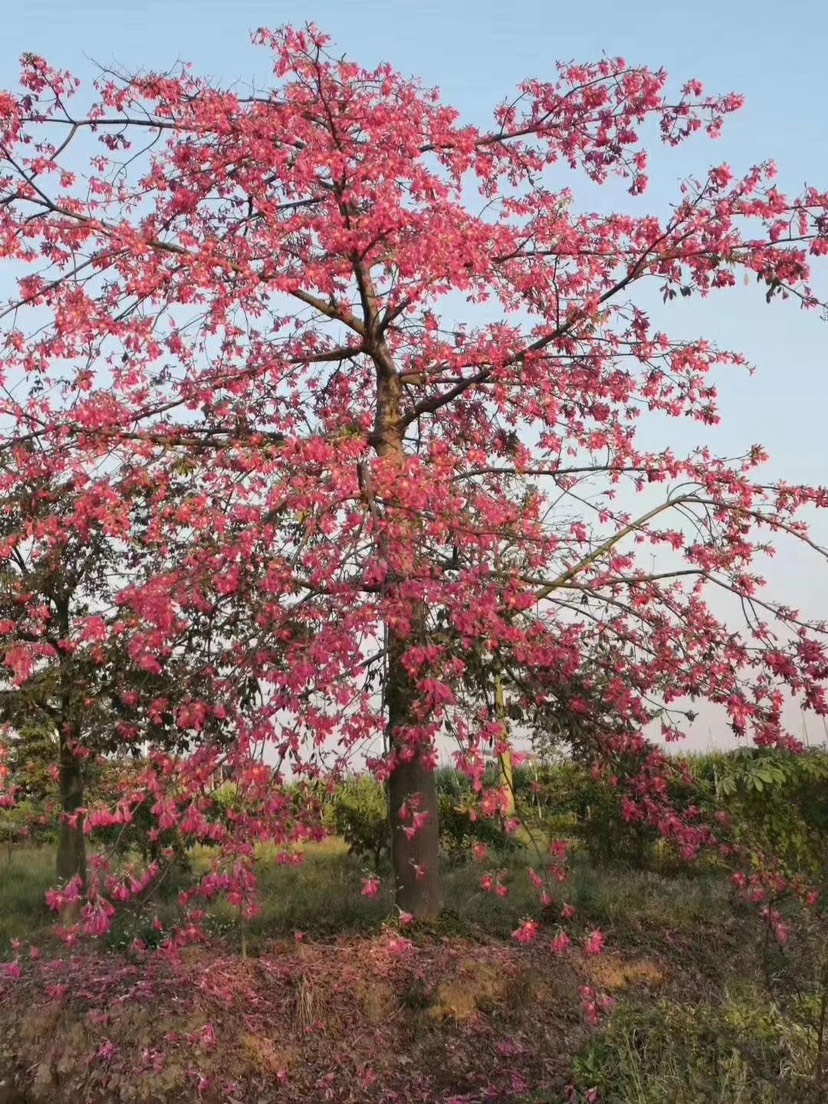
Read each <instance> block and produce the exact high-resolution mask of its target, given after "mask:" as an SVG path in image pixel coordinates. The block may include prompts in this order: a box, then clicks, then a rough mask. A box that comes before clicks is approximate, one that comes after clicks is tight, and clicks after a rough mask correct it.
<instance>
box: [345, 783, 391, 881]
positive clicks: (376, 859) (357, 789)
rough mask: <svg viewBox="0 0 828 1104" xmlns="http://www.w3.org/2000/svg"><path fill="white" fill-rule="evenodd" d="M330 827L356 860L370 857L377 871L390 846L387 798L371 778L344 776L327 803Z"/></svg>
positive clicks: (380, 787)
mask: <svg viewBox="0 0 828 1104" xmlns="http://www.w3.org/2000/svg"><path fill="white" fill-rule="evenodd" d="M330 808H331V810H332V818H331V819H332V827H333V830H334V831H335V832H336V833H337V835H340V836H342V838H343V839H344V840H345V842H346V843H347V845H348V852H349V854H351V855H355V856H356V857H357V858H359V859H370V860H371V861H372V862H373V864H374V869H375V870H379V867H380V864H381V862H382V860H383V858H384V857H385V856H386V855H387V854H388V853H389V851H390V847H391V829H390V825H389V819H388V800H387V798H386V796H385V791H384V789H383V788H382V786H381V785H380V784H379V782H377V780H376V779H375V778H372V777H371V776H370V775H359V776H355V777H353V778H348V779H346V780H345V781H344V782H343V783H342V785H341V786H340V787H339V789H338V790H337V792H336V794H335V796H334V798H333V801H332V802H331V806H330Z"/></svg>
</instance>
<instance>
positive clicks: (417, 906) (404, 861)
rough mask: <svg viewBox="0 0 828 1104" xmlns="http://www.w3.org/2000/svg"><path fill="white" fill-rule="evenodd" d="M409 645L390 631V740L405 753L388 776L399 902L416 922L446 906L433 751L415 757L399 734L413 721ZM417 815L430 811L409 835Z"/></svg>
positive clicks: (398, 752) (394, 749)
mask: <svg viewBox="0 0 828 1104" xmlns="http://www.w3.org/2000/svg"><path fill="white" fill-rule="evenodd" d="M406 646H407V642H406V641H405V640H402V639H400V638H396V637H392V636H391V634H389V658H388V686H387V692H386V693H387V702H388V736H389V740H388V743H389V750H390V752H391V754H392V756H397V755H400V758H397V759H395V765H394V767H393V769H392V771H391V776H390V778H389V780H388V805H389V811H390V815H391V861H392V865H393V870H394V890H395V900H396V903H397V907H398V908H399V909H400V910H401V911H402V912H408V913H410V914H411V915H412V916H414V917H415V918H416V919H417V920H435V919H436V918H437V916H438V915H439V913H440V909H441V907H442V896H441V887H440V826H439V807H438V801H437V779H436V777H435V774H434V770H433V769H432V767H431V766H430V765H429V763H428V762H426V761H425V760H424V752H426V753H427V751H428V749H422V748H418V749H416V750H415V751H414V752H413V755H412V750H411V749H410V748H408V747H407V745H406V744H405V742H404V741H401V740H399V739H398V737H397V736H396V733H397V731H398V729H399V726H401V725H405V724H408V723H410V721H411V705H412V702H413V700H414V694H415V693H416V689H415V687H414V685H413V683H412V680H411V678H410V676H409V674H408V672H407V671H406V669H405V667H404V666H403V664H402V655H403V654H404V652H405V649H406ZM407 810H408V811H409V812H408V815H407V812H406V811H407ZM418 813H426V814H427V817H428V819H427V820H426V821H425V823H424V824H423V825H422V826H421V827H420V828H419V829H418V831H416V832H414V833H413V835H410V836H409V835H408V834H407V832H406V829H409V830H410V829H411V827H412V823H411V822H412V818H413V815H416V814H418Z"/></svg>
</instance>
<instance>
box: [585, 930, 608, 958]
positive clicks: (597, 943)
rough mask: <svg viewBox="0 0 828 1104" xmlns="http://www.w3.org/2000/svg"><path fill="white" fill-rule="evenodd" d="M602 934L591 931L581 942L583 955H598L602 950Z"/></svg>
mask: <svg viewBox="0 0 828 1104" xmlns="http://www.w3.org/2000/svg"><path fill="white" fill-rule="evenodd" d="M604 941H605V940H604V934H603V932H599V931H592V932H590V933H589V935H588V936H587V938H586V939H585V940H584V942H583V948H584V954H588V955H599V954H601V952H602V951H603V949H604Z"/></svg>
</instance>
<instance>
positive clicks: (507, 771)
mask: <svg viewBox="0 0 828 1104" xmlns="http://www.w3.org/2000/svg"><path fill="white" fill-rule="evenodd" d="M495 709H496V710H497V719H498V720H499V721H501V722H502V724H503V725H505V727H506V732H507V735H508V731H509V720H508V718H507V716H506V701H505V698H504V696H503V680H502V679H501V677H500V675H498V676H497V681H496V682H495ZM498 760H499V763H500V785H501V787H502V788H503V792H504V793H505V795H506V802H505V805H504V808H503V812H504V815H505V816H507V817H512V816H514V815H515V772H514V768H513V765H512V752H511V749H507V750H506V751H504V752H503V753H502V755H499V756H498Z"/></svg>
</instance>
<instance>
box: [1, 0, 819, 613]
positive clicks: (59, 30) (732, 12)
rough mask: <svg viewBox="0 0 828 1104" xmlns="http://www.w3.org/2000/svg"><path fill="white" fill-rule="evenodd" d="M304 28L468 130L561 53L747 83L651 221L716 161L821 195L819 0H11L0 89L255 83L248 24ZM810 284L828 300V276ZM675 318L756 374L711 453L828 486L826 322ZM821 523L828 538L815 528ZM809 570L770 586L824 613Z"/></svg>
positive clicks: (743, 297)
mask: <svg viewBox="0 0 828 1104" xmlns="http://www.w3.org/2000/svg"><path fill="white" fill-rule="evenodd" d="M306 20H312V21H314V22H316V23H317V24H319V25H320V26H321V27H322V28H323V29H324V30H326V31H327V32H328V33H330V34H331V35H332V36H333V37H334V39H335V40H336V44H337V46H338V48H339V49H340V50H341V51H342V52H346V53H348V54H349V55H350V56H352V57H353V58H354V59H355V60H356V61H358V62H361V63H363V64H366V65H372V64H375V63H376V62H378V61H380V60H387V61H389V62H391V63H392V64H393V65H394V66H395V67H396V68H398V69H401V70H403V71H404V72H407V73H412V74H418V75H420V76H421V77H422V78H423V79H424V80H425V81H426V82H427V83H429V84H435V85H438V86H439V87H440V88H441V89H442V91H443V94H444V99H445V100H446V101H448V102H451V103H453V104H455V105H456V106H457V107H459V108H460V109H461V111H462V112H463V113H464V115H466V116H467V117H468V118H469V120H470V121H473V122H479V123H482V122H484V121H485V120H486V119H487V118H488V117H489V111H490V108H491V106H493V105H494V104H495V103H496V102H497V101H499V100H500V99H501V98H502V97H503V96H504V95H506V94H507V93H508V92H509V91H510V90H511V89H512V88H513V87H514V85H515V84H516V83H517V82H518V81H519V80H520V79H521V78H523V77H526V76H538V77H543V76H544V75H546V74H548V75H550V76H551V75H552V73H553V65H554V62H555V60H557V59H562V60H592V59H594V58H596V57H598V56H599V55H600V54H601V53H602V52H606V53H609V54H613V55H615V54H621V55H623V56H625V57H626V58H627V59H628V60H630V61H635V62H642V63H646V64H649V65H651V66H654V67H659V66H664V67H665V68H666V69H667V70H668V71H669V72H670V73H671V74H672V75H673V76H674V77H675V78H676V80H677V81H679V82H681V81H683V80H684V79H686V78H687V77H690V76H694V77H698V78H700V79H701V80H702V81H703V82H704V83H705V84H706V85H707V86H708V87H710V88H711V89H714V90H717V91H722V92H724V91H730V90H736V91H739V92H742V93H744V94H745V95H746V96H747V106H746V108H745V109H744V111H743V112H741V113H740V114H739V115H738V116H736V117H735V118H732V119H731V121H730V122H729V123H728V126H727V127H726V130H725V135H724V137H723V139H722V140H721V141H720V142H719V143H717V144H715V145H713V144H710V143H706V142H704V141H697V142H694V143H693V144H691V146H689V147H687V148H684V149H682V150H681V151H679V152H678V154H675V153H672V154H666V153H663V154H658V155H657V156H656V157H655V158H654V159H653V162H652V172H651V176H652V178H653V187H652V190H651V192H650V193H649V196H648V203H649V205H651V206H652V207H654V208H655V209H656V213H663V212H664V210H665V205H666V204H667V203H668V202H669V201H670V200H671V198H672V197H673V196H674V195H675V194H676V183H677V180H678V179H679V178H680V177H681V176H682V175H684V174H685V173H687V172H693V171H695V172H696V173H699V174H701V173H703V172H704V170H705V169H706V168H707V166H708V165H709V164H710V163H712V162H717V161H722V160H727V161H729V162H730V163H731V164H732V165H733V166H734V168H735V169H737V170H740V169H745V168H747V167H748V166H750V165H752V164H755V163H756V162H757V161H761V160H765V159H766V158H769V157H770V158H773V159H774V160H776V161H777V162H778V163H779V166H780V181H781V184H782V186H783V187H784V188H786V189H790V190H796V189H798V188H799V187H801V185H802V184H803V183H804V182H805V181H808V182H810V183H814V184H816V185H818V186H821V187H823V188H828V110H826V109H827V108H828V91H826V58H828V16H826V14H825V0H775V2H771V0H753V2H749V0H695V2H694V3H687V2H685V3H680V2H679V3H677V2H675V0H674V2H669V0H627V2H626V3H618V2H617V0H590V2H582V3H566V4H563V3H557V2H555V0H523V2H514V0H512V2H505V0H453V2H452V0H419V2H418V0H409V2H407V3H403V2H401V0H313V2H310V3H302V2H300V0H295V2H293V3H284V2H283V0H269V2H264V0H135V2H129V0H7V5H6V10H5V11H4V19H3V37H2V42H0V85H4V86H8V85H9V84H11V83H13V82H14V78H15V73H16V62H17V58H18V56H19V54H20V53H22V52H23V51H28V50H30V51H33V52H36V53H40V54H42V55H44V56H45V57H47V59H48V60H49V61H50V62H52V63H53V64H57V65H61V66H65V67H67V68H70V69H72V70H73V71H74V72H76V73H78V74H79V75H80V76H81V77H91V75H92V73H93V65H92V64H91V61H90V59H95V60H96V61H99V62H102V63H108V62H113V61H116V62H119V63H120V64H121V65H123V66H125V67H127V68H138V67H146V68H151V69H156V70H158V69H164V68H166V67H167V66H169V65H170V64H172V63H173V62H174V61H175V60H176V59H177V58H182V59H186V60H189V61H192V62H194V64H195V66H196V69H197V70H198V71H199V72H200V73H202V74H207V75H210V76H213V77H215V78H216V79H217V80H218V81H219V82H221V83H225V82H227V83H229V82H232V81H234V80H236V79H241V80H242V81H248V80H251V79H253V78H256V79H257V81H258V82H259V83H263V82H264V81H265V80H266V78H267V55H266V53H265V52H264V51H262V50H254V49H253V48H252V47H251V46H250V45H249V40H248V36H249V32H250V31H251V30H253V29H255V28H256V27H259V26H262V25H264V26H269V27H275V26H278V25H280V24H282V23H285V22H293V23H302V22H304V21H306ZM589 202H590V203H591V204H592V203H594V202H595V197H593V196H590V198H589ZM616 202H627V200H626V199H625V197H624V195H623V193H622V192H618V193H616V194H615V195H613V194H611V195H610V196H608V197H607V199H605V200H602V201H601V206H604V205H605V204H606V205H608V206H609V205H611V204H612V203H616ZM826 267H828V266H826ZM821 285H822V288H823V289H824V290H825V291H826V294H828V278H825V279H823V280H822V281H821ZM682 310H683V312H684V313H680V314H677V315H676V316H675V317H674V322H673V324H672V329H673V331H676V330H678V331H679V332H681V331H687V330H689V331H690V332H691V333H692V334H694V335H695V334H698V333H700V332H705V333H706V334H707V335H708V336H710V337H712V338H714V339H715V340H717V341H719V342H720V343H721V344H723V345H726V346H728V347H731V348H735V349H738V350H741V351H743V352H745V353H746V354H747V355H748V356H749V357H750V358H751V359H752V360H753V361H754V363H755V364H756V366H757V369H758V375H757V376H756V377H754V379H752V380H749V381H748V380H745V379H743V378H741V377H735V378H734V379H733V380H732V381H729V382H727V383H726V384H725V387H724V391H723V397H724V413H725V419H726V420H725V423H724V426H723V428H722V429H721V430H720V431H718V432H717V434H716V447H717V448H718V449H719V450H720V451H722V452H727V453H735V452H739V451H742V450H743V449H744V448H745V447H746V446H748V445H750V444H751V443H752V442H754V441H761V442H762V443H763V444H765V445H766V446H767V447H768V448H769V449H770V451H771V453H772V457H773V473H774V474H775V475H778V476H784V477H786V478H789V479H791V480H807V481H809V482H817V483H825V482H828V426H826V415H828V385H826V352H828V326H827V325H826V323H824V322H821V321H820V320H819V319H818V318H817V317H816V316H814V315H811V316H806V315H803V314H802V313H801V312H800V311H799V310H798V309H796V308H795V307H791V306H788V307H787V309H786V307H785V306H783V305H781V304H777V305H774V306H773V307H770V308H768V307H765V305H764V303H763V299H762V296H761V294H754V295H750V294H748V293H747V292H746V291H745V290H744V289H741V290H739V291H738V292H736V293H735V294H733V295H729V296H716V297H715V298H714V299H713V300H711V301H710V302H709V303H707V304H704V305H703V306H696V305H691V307H690V309H689V312H688V310H687V308H684V307H683V308H682ZM695 432H696V431H695V430H694V429H693V427H692V426H685V425H684V424H682V425H677V426H676V427H675V429H674V430H673V434H674V436H673V438H672V440H671V442H670V443H673V444H675V445H676V447H682V446H686V445H689V444H692V443H693V436H694V433H695ZM663 443H667V442H663ZM817 532H818V536H819V537H820V538H821V539H822V540H823V541H824V542H826V543H828V520H822V521H820V522H819V524H818V526H817ZM814 566H815V565H813V561H810V562H809V561H808V560H806V559H805V558H804V557H802V556H800V555H798V554H791V555H786V556H785V557H783V558H780V560H779V561H778V563H777V566H776V568H775V569H774V576H773V582H774V591H776V592H777V594H778V596H779V597H780V598H781V597H782V596H783V594H784V597H785V598H787V599H789V600H790V601H791V604H796V605H799V606H800V607H801V608H802V609H803V610H806V611H808V612H810V613H812V614H819V615H823V616H826V615H828V571H822V572H821V571H819V570H814Z"/></svg>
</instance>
